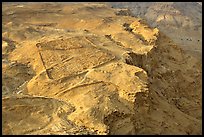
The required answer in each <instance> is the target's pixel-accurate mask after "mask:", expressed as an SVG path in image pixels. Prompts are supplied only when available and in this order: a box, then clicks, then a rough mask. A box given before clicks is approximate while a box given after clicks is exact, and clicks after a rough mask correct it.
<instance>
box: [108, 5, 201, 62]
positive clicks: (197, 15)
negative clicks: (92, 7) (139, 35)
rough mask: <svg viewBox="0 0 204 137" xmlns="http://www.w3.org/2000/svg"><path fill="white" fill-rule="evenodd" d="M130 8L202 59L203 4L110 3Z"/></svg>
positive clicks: (116, 6)
mask: <svg viewBox="0 0 204 137" xmlns="http://www.w3.org/2000/svg"><path fill="white" fill-rule="evenodd" d="M107 4H109V5H111V6H112V7H114V8H123V9H128V10H129V12H131V14H130V15H131V16H135V17H140V18H143V19H145V20H146V21H147V23H148V24H149V25H150V26H152V27H157V28H159V30H160V31H162V32H163V33H165V35H167V36H168V37H170V38H171V39H172V40H173V41H174V42H175V43H176V44H178V45H179V46H180V47H181V48H182V49H183V50H185V51H186V52H188V53H189V54H191V55H192V56H194V57H196V58H200V59H202V58H201V56H202V2H108V3H107Z"/></svg>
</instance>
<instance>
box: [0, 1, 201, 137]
mask: <svg viewBox="0 0 204 137" xmlns="http://www.w3.org/2000/svg"><path fill="white" fill-rule="evenodd" d="M120 12H122V11H121V10H120V9H113V8H111V7H110V6H108V5H106V4H98V3H92V4H90V3H89V4H86V3H81V4H79V3H77V4H62V3H61V4H58V3H27V4H21V3H16V4H15V3H13V4H12V3H9V4H8V3H3V6H2V81H3V82H2V95H3V96H2V120H3V121H2V129H3V134H38V135H41V134H69V135H70V134H80V135H81V134H85V135H87V134H105V135H109V134H111V135H115V134H132V135H135V134H136V135H143V134H151V135H152V134H153V135H156V134H159V135H164V134H199V135H200V134H202V115H201V114H202V100H201V96H202V77H201V76H202V70H201V68H202V64H201V61H200V60H198V59H197V58H195V57H193V56H191V55H189V54H187V53H186V52H185V51H184V50H183V49H181V48H180V47H179V46H177V44H175V43H174V42H173V41H172V40H171V39H170V38H169V37H167V36H166V35H165V34H163V33H162V32H160V31H159V29H158V28H152V27H149V26H148V25H147V24H146V23H145V20H143V19H141V18H135V17H131V16H129V15H128V16H127V15H124V14H122V15H121V14H118V13H120ZM125 14H127V12H125Z"/></svg>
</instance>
